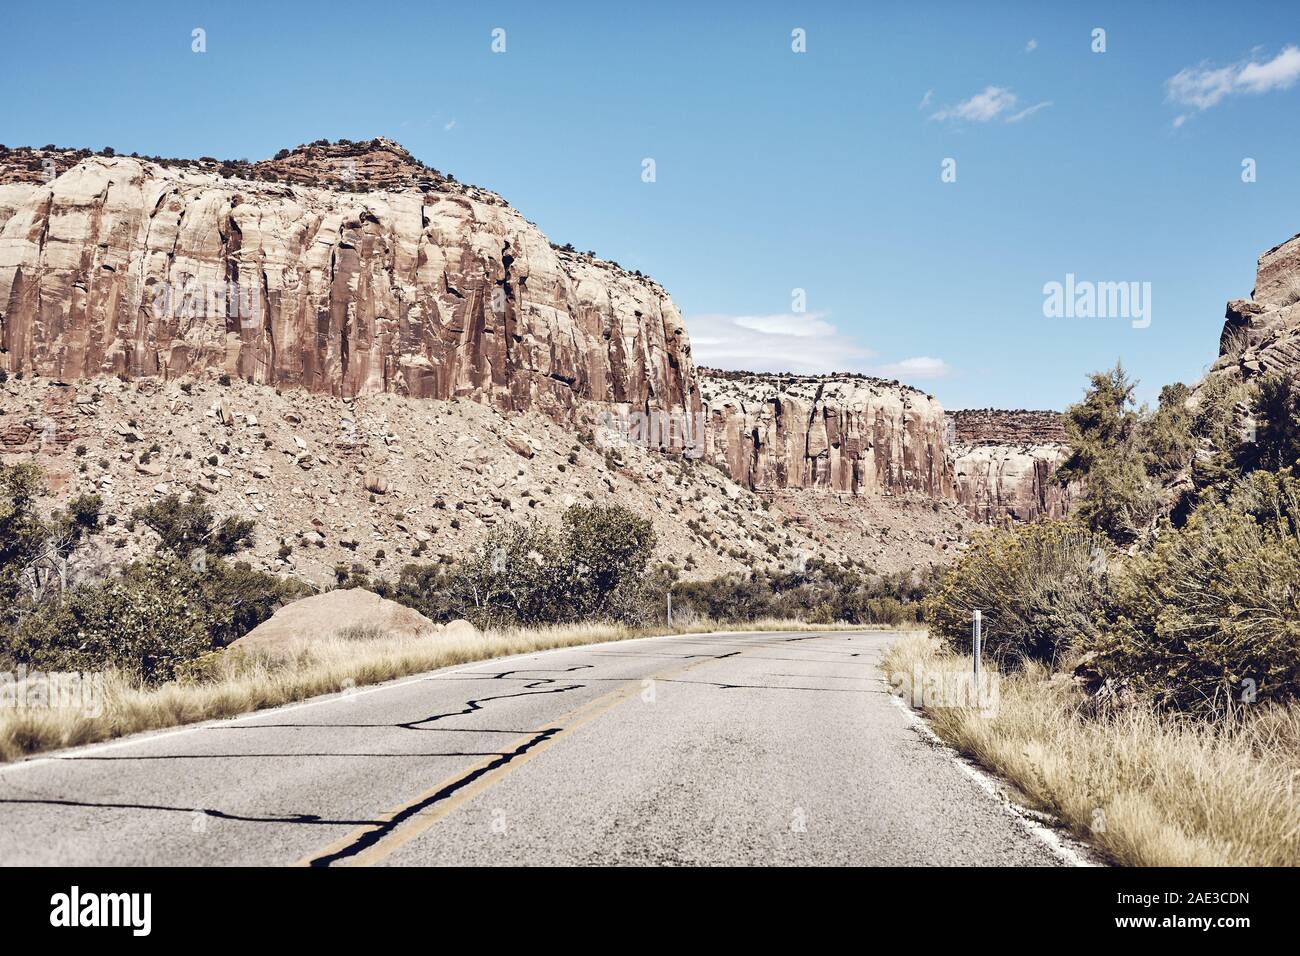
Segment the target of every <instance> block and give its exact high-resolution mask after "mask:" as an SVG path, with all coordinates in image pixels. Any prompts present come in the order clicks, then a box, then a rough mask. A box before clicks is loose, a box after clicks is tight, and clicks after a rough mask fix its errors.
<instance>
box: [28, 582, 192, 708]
mask: <svg viewBox="0 0 1300 956" xmlns="http://www.w3.org/2000/svg"><path fill="white" fill-rule="evenodd" d="M210 647H211V641H210V640H209V638H208V630H207V627H206V622H205V621H204V620H203V614H202V611H201V609H200V608H199V607H198V606H196V605H195V604H194V603H193V602H191V601H190V600H188V595H187V593H186V591H185V589H184V586H183V584H182V583H181V582H180V581H178V580H177V579H176V578H175V577H174V576H173V575H171V574H170V573H169V571H168V569H167V567H166V566H164V565H157V566H153V567H150V568H147V569H145V570H143V571H141V572H140V573H138V574H135V575H131V576H129V577H125V576H124V577H122V578H119V579H114V580H112V581H110V582H108V583H105V584H99V585H80V586H77V587H74V588H71V589H70V590H69V591H68V592H67V593H65V594H64V595H63V597H62V599H61V600H60V601H58V602H57V603H52V604H48V605H44V606H42V607H41V608H40V609H38V610H37V611H34V612H33V613H31V614H29V615H27V616H26V617H25V618H24V619H23V620H22V622H21V623H20V625H19V626H18V629H17V632H16V634H15V636H14V640H13V642H12V644H11V646H10V648H9V653H10V655H11V656H12V657H14V658H15V660H17V661H18V662H20V663H26V664H28V665H30V666H34V667H40V668H44V669H50V670H83V671H84V670H103V669H104V668H107V667H114V668H117V669H120V670H122V671H124V672H125V673H127V674H129V675H131V676H133V677H135V678H137V679H139V680H142V681H145V682H150V683H153V682H160V681H165V680H169V679H171V678H172V677H174V676H175V674H176V668H177V667H178V666H179V665H181V664H182V663H184V662H186V661H191V660H194V659H195V658H197V657H198V656H199V655H201V654H203V653H205V652H206V651H208V650H209V649H210Z"/></svg>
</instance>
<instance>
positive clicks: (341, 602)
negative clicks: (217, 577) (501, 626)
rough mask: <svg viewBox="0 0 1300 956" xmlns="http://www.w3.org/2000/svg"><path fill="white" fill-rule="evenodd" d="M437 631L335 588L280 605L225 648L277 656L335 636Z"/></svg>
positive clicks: (367, 594) (390, 605)
mask: <svg viewBox="0 0 1300 956" xmlns="http://www.w3.org/2000/svg"><path fill="white" fill-rule="evenodd" d="M452 623H453V624H456V623H468V622H463V621H462V622H455V621H453V622H452ZM470 627H472V625H470ZM438 630H439V628H438V626H437V625H436V624H434V623H433V621H431V620H429V619H428V618H427V617H425V616H424V615H423V614H421V613H420V612H419V611H415V610H412V609H411V608H409V607H405V606H404V605H401V604H398V603H397V602H396V601H390V600H388V599H387V598H382V597H380V596H379V595H378V594H375V593H374V592H373V591H367V590H365V589H364V588H337V589H335V590H333V591H326V592H325V593H324V594H315V595H312V596H311V597H307V598H303V599H301V600H299V601H294V602H292V603H290V604H286V605H285V606H284V607H282V608H280V610H278V611H276V612H275V613H274V614H272V615H271V617H270V618H268V619H267V620H265V621H263V622H262V623H261V624H259V625H258V626H257V627H255V628H253V629H252V630H251V631H249V632H248V633H247V634H245V635H244V636H243V637H241V638H239V640H237V641H235V642H234V643H232V644H231V645H230V646H231V647H238V648H242V649H243V650H246V651H269V652H271V653H278V652H282V651H287V650H289V649H290V648H294V647H298V646H301V645H302V644H305V643H311V642H312V641H319V640H322V639H325V638H330V637H335V636H356V635H358V634H364V633H367V632H373V633H374V634H375V635H376V636H382V637H418V636H420V635H423V634H433V633H435V632H437V631H438ZM341 632H345V633H341ZM456 633H460V632H459V631H457V632H456Z"/></svg>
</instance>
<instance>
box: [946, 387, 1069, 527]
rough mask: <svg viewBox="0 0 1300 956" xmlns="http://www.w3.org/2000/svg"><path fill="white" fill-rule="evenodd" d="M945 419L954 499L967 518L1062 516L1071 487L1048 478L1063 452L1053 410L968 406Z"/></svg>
mask: <svg viewBox="0 0 1300 956" xmlns="http://www.w3.org/2000/svg"><path fill="white" fill-rule="evenodd" d="M948 421H949V423H950V426H949V428H948V438H949V441H950V443H951V449H952V455H953V463H954V471H955V479H956V493H957V500H958V501H959V502H960V503H961V505H962V506H963V507H964V508H965V509H966V511H967V513H968V514H970V516H971V517H973V518H975V519H976V520H979V521H985V522H996V521H998V520H1001V519H1002V518H1004V517H1009V518H1012V519H1014V520H1017V521H1033V520H1035V519H1037V518H1041V517H1047V518H1063V517H1065V515H1066V513H1067V512H1068V511H1069V507H1070V498H1071V495H1072V491H1073V489H1071V488H1069V487H1061V486H1058V485H1056V484H1055V483H1053V482H1052V481H1051V476H1052V473H1053V472H1054V471H1055V470H1056V468H1057V466H1058V465H1060V464H1061V462H1063V461H1064V460H1065V459H1066V457H1068V455H1069V446H1068V445H1067V444H1066V432H1065V426H1064V425H1063V424H1062V422H1061V416H1060V414H1059V413H1057V412H1050V411H1024V410H1017V411H1002V410H998V409H989V408H986V409H970V410H963V411H956V412H949V413H948Z"/></svg>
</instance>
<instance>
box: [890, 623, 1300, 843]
mask: <svg viewBox="0 0 1300 956" xmlns="http://www.w3.org/2000/svg"><path fill="white" fill-rule="evenodd" d="M882 667H883V669H884V671H885V673H886V675H887V676H888V678H889V679H890V681H891V683H893V684H894V687H895V689H896V691H897V692H899V693H902V694H904V695H908V699H911V698H910V690H911V684H912V681H913V680H914V679H915V676H916V675H918V674H920V675H927V674H931V673H935V672H940V673H941V672H944V671H948V672H951V671H953V670H963V671H964V670H966V669H968V668H969V661H968V660H967V659H966V658H964V657H961V656H959V655H956V654H952V653H951V652H948V651H945V650H943V649H942V646H941V645H940V644H939V642H938V641H936V640H934V639H932V638H929V637H921V636H913V637H906V638H902V639H900V640H899V641H898V642H897V643H896V644H895V645H894V646H893V647H892V648H891V650H890V651H889V653H888V654H887V655H886V657H885V659H884V661H883V662H882ZM925 715H926V717H928V718H929V720H930V723H931V725H932V726H933V728H934V730H935V732H936V733H937V734H938V735H939V736H940V737H941V738H942V739H943V740H945V741H946V742H948V743H949V744H951V745H952V746H953V747H955V748H956V749H957V750H959V751H960V752H961V753H963V754H966V755H967V756H969V757H971V758H972V759H974V760H975V761H977V762H978V763H980V764H981V765H983V766H984V767H987V768H988V769H989V770H992V771H993V772H995V773H997V774H998V775H1000V776H1001V777H1002V778H1004V779H1005V780H1006V781H1008V782H1009V783H1010V784H1012V785H1013V786H1014V787H1015V788H1016V790H1018V791H1019V793H1020V794H1021V795H1022V796H1023V799H1024V801H1025V802H1026V803H1027V804H1028V805H1030V806H1031V807H1033V808H1035V809H1039V810H1044V811H1047V812H1049V813H1051V814H1053V815H1055V816H1056V817H1058V818H1059V819H1060V820H1061V821H1062V822H1063V823H1064V824H1065V825H1066V826H1067V827H1068V828H1069V829H1070V830H1071V831H1072V832H1073V833H1074V834H1075V835H1076V836H1078V837H1080V838H1082V839H1085V840H1087V841H1088V842H1089V843H1090V844H1091V845H1092V846H1093V847H1095V848H1096V849H1097V850H1098V851H1100V852H1101V853H1102V854H1104V855H1105V856H1106V857H1107V858H1109V859H1110V860H1112V861H1114V862H1115V863H1118V864H1122V865H1128V866H1296V865H1300V793H1298V792H1297V780H1300V708H1298V707H1296V706H1295V705H1294V704H1291V705H1269V706H1261V707H1259V708H1258V709H1252V710H1244V711H1236V712H1233V713H1232V714H1230V715H1228V716H1224V717H1222V718H1220V719H1218V720H1215V721H1213V722H1210V721H1206V720H1197V719H1193V718H1189V717H1186V716H1180V715H1175V714H1160V713H1158V712H1156V711H1153V710H1151V709H1149V708H1144V707H1130V708H1126V709H1119V710H1116V711H1114V712H1112V713H1108V714H1095V713H1093V712H1091V711H1090V709H1089V707H1088V705H1087V701H1086V698H1085V697H1084V696H1083V695H1082V694H1081V693H1080V692H1079V691H1078V690H1076V689H1075V688H1074V687H1073V685H1072V684H1071V682H1069V681H1063V680H1060V679H1058V680H1051V679H1049V677H1048V675H1047V671H1046V669H1045V668H1042V667H1035V666H1030V667H1026V668H1023V669H1021V670H1020V671H1018V672H1017V673H1015V674H1013V675H1010V676H1006V675H1003V676H1002V677H1001V681H1000V693H999V695H998V706H997V707H996V709H995V710H992V711H989V710H985V711H981V710H979V709H977V708H974V707H967V706H939V707H930V708H925Z"/></svg>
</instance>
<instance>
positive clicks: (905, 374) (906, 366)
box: [871, 355, 952, 382]
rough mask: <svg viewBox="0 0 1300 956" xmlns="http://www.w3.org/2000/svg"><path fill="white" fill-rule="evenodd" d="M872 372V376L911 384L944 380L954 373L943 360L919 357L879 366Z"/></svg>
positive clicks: (927, 356)
mask: <svg viewBox="0 0 1300 956" xmlns="http://www.w3.org/2000/svg"><path fill="white" fill-rule="evenodd" d="M871 371H872V374H874V375H879V376H881V377H883V378H896V379H899V380H900V381H903V382H909V381H914V380H916V379H922V378H944V377H946V376H947V375H949V374H950V373H951V372H952V366H950V365H949V364H948V363H947V362H945V361H944V360H943V359H941V358H933V357H932V356H929V355H917V356H915V357H913V358H905V359H903V360H902V361H901V362H894V363H892V364H890V365H880V366H877V367H876V368H874V369H872V370H871Z"/></svg>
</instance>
